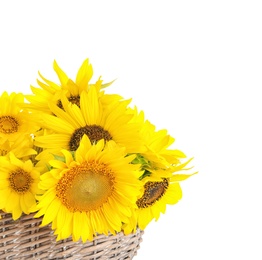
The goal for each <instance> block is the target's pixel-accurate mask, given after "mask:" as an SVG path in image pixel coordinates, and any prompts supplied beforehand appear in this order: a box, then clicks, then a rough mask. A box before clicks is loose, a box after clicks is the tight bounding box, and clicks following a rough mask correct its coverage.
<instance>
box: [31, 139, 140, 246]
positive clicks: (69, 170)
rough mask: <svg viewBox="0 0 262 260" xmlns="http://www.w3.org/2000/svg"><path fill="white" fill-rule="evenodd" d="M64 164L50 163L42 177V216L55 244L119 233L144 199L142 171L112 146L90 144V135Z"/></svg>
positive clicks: (66, 152) (40, 201)
mask: <svg viewBox="0 0 262 260" xmlns="http://www.w3.org/2000/svg"><path fill="white" fill-rule="evenodd" d="M62 152H63V155H64V158H63V159H62V160H57V159H56V160H52V161H50V165H51V167H53V168H52V169H51V170H50V171H49V172H46V173H44V174H43V175H42V176H41V181H40V185H39V187H40V189H42V190H43V191H44V193H43V195H41V196H40V197H39V203H38V206H37V207H38V209H39V211H38V213H37V214H36V215H35V217H40V216H43V222H42V224H43V225H46V224H49V223H52V228H53V229H55V234H56V235H57V239H58V240H60V239H65V238H67V237H69V236H70V235H72V238H73V240H74V241H77V240H79V239H80V238H81V239H82V241H83V242H85V241H86V240H92V239H93V237H94V236H95V235H96V234H97V233H99V234H105V235H108V232H111V233H112V234H115V233H116V232H119V231H121V227H122V222H126V221H128V219H129V218H130V217H131V208H132V207H135V206H136V200H137V198H138V196H139V194H140V188H141V182H140V181H138V177H139V176H140V175H141V172H140V171H139V165H134V164H131V161H132V160H133V159H134V156H132V155H130V156H126V153H125V149H124V148H120V147H119V146H117V145H116V144H115V143H114V142H113V141H109V142H107V143H106V144H105V142H104V140H100V141H98V142H97V144H95V145H94V144H91V142H90V140H89V139H88V138H87V136H86V135H84V137H83V138H82V140H81V142H80V146H79V148H78V149H77V150H76V151H75V152H73V153H72V152H69V151H67V150H63V151H62Z"/></svg>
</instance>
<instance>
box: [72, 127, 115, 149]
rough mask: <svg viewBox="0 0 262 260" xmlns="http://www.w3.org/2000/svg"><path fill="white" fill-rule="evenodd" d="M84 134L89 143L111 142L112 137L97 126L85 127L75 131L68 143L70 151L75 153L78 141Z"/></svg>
mask: <svg viewBox="0 0 262 260" xmlns="http://www.w3.org/2000/svg"><path fill="white" fill-rule="evenodd" d="M84 134H86V135H87V136H88V138H89V140H90V141H91V143H96V142H98V141H99V140H101V139H104V140H105V141H109V140H112V136H111V135H110V134H109V132H108V131H107V130H105V129H103V127H101V126H99V125H87V126H84V127H81V128H78V129H76V130H75V132H74V133H73V134H72V136H71V139H70V141H69V149H70V151H76V150H77V148H78V147H79V144H80V141H81V139H82V137H83V135H84Z"/></svg>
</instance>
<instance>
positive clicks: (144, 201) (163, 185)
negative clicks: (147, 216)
mask: <svg viewBox="0 0 262 260" xmlns="http://www.w3.org/2000/svg"><path fill="white" fill-rule="evenodd" d="M167 188H168V180H167V179H163V181H160V182H152V181H149V182H147V183H146V184H145V185H144V189H145V191H144V194H143V196H142V197H141V198H140V199H138V200H137V202H136V204H137V206H138V207H139V208H147V207H149V206H152V205H153V204H154V203H155V202H156V201H158V200H159V199H160V198H161V197H162V196H163V195H164V194H165V192H166V190H167Z"/></svg>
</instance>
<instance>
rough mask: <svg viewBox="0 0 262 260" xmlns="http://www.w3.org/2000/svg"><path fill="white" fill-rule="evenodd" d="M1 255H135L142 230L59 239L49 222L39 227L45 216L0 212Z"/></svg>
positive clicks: (92, 259)
mask: <svg viewBox="0 0 262 260" xmlns="http://www.w3.org/2000/svg"><path fill="white" fill-rule="evenodd" d="M0 214H1V217H2V219H0V259H1V260H2V259H6V260H7V259H9V260H10V259H20V260H25V259H87V260H98V259H104V260H106V259H116V260H120V259H121V260H124V259H133V257H134V256H135V255H136V252H137V250H138V249H139V244H140V243H141V241H142V238H141V237H142V235H143V231H141V230H139V229H138V230H137V232H136V233H135V234H130V235H128V236H125V235H124V234H123V233H122V232H121V233H118V234H117V235H116V236H113V235H109V236H105V235H98V236H97V237H96V238H94V240H93V241H92V242H86V243H82V242H81V241H79V242H73V241H72V239H71V238H68V239H65V240H61V241H58V242H57V241H56V236H55V235H53V231H52V230H51V228H50V226H45V227H39V225H40V224H41V221H42V219H41V218H39V219H35V218H33V214H31V215H24V216H22V217H21V218H20V219H19V220H16V221H14V220H13V219H12V216H11V214H7V213H3V212H0Z"/></svg>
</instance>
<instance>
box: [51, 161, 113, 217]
mask: <svg viewBox="0 0 262 260" xmlns="http://www.w3.org/2000/svg"><path fill="white" fill-rule="evenodd" d="M113 189H114V178H113V175H112V172H111V170H110V169H109V168H108V167H107V166H106V165H105V164H97V163H95V162H84V163H82V164H81V165H78V166H75V167H73V168H71V169H70V170H69V171H67V172H66V173H65V174H64V175H63V176H62V178H61V179H60V180H59V182H58V184H57V186H56V196H57V197H58V198H59V199H60V200H61V202H62V203H63V204H64V205H65V206H66V208H67V209H68V210H69V211H71V212H76V211H80V212H87V211H90V210H94V209H97V208H99V207H100V206H102V205H103V203H105V202H107V200H108V198H109V197H110V196H111V194H112V192H113Z"/></svg>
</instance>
